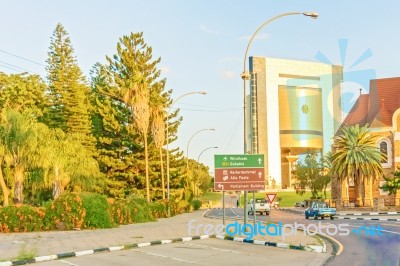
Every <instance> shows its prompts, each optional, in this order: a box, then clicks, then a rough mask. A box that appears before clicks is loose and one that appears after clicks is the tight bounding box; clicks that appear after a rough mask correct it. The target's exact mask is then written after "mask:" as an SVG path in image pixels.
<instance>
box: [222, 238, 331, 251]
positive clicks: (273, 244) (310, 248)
mask: <svg viewBox="0 0 400 266" xmlns="http://www.w3.org/2000/svg"><path fill="white" fill-rule="evenodd" d="M215 238H217V239H221V240H230V241H234V242H243V243H249V244H254V245H263V246H269V247H277V248H284V249H294V250H303V251H310V252H317V253H321V252H324V253H325V252H326V244H325V242H324V241H322V242H323V246H302V245H300V246H296V245H290V244H287V243H277V242H269V241H261V240H254V239H246V238H241V237H231V236H223V235H216V236H215Z"/></svg>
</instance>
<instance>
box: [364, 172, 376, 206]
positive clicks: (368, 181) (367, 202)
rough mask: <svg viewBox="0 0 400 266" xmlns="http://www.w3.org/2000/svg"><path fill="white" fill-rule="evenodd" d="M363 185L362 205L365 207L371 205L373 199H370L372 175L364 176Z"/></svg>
mask: <svg viewBox="0 0 400 266" xmlns="http://www.w3.org/2000/svg"><path fill="white" fill-rule="evenodd" d="M364 180H365V183H364V184H365V185H364V193H365V194H364V195H365V198H364V206H365V207H373V206H374V201H373V199H372V177H370V178H365V179H364Z"/></svg>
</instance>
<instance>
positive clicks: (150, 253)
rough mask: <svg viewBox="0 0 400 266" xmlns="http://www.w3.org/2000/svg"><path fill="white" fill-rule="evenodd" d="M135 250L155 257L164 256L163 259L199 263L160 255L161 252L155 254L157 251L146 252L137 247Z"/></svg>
mask: <svg viewBox="0 0 400 266" xmlns="http://www.w3.org/2000/svg"><path fill="white" fill-rule="evenodd" d="M135 251H136V252H140V253H144V254H147V255H151V256H155V257H160V258H164V259H170V260H176V261H181V262H185V263H190V264H199V263H196V262H194V261H190V260H184V259H179V258H175V257H169V256H165V255H161V254H157V253H153V252H146V251H143V250H139V249H135Z"/></svg>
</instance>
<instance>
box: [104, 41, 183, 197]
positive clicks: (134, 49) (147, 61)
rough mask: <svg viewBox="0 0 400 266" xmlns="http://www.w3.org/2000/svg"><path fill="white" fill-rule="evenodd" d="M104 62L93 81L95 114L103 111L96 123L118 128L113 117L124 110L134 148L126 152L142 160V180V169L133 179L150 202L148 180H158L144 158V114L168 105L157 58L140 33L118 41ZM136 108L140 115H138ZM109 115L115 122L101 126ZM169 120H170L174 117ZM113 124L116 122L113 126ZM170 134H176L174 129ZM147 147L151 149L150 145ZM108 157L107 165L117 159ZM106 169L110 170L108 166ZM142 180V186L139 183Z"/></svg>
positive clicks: (146, 119)
mask: <svg viewBox="0 0 400 266" xmlns="http://www.w3.org/2000/svg"><path fill="white" fill-rule="evenodd" d="M107 61H108V65H107V66H104V67H100V68H99V69H100V71H99V76H98V78H96V83H97V86H96V88H97V90H98V91H97V93H98V94H99V95H101V96H100V97H98V98H97V99H98V100H97V108H99V110H98V112H99V114H100V112H103V114H102V115H101V114H100V116H99V117H98V118H99V120H98V121H97V122H96V123H97V124H102V126H117V125H121V122H120V120H121V117H118V116H117V115H118V114H119V112H120V111H121V110H122V109H121V108H126V109H125V111H124V113H125V114H128V113H129V115H130V117H129V121H128V124H124V125H129V126H128V127H127V128H126V129H127V130H128V131H130V132H131V133H132V134H134V135H135V138H134V141H135V145H132V147H135V148H136V150H130V152H132V154H133V155H134V158H135V160H134V161H135V162H136V163H137V165H138V166H140V167H142V166H143V159H144V170H145V173H144V174H145V178H143V176H142V175H143V168H140V169H138V170H139V171H137V173H135V175H136V176H137V175H139V176H137V180H138V181H139V182H140V184H138V185H140V186H138V187H142V186H143V185H144V186H145V187H146V191H147V193H146V195H147V197H148V200H150V187H149V186H150V184H153V183H154V182H153V180H152V179H154V178H155V177H158V175H156V174H152V169H149V168H150V167H149V166H148V162H147V159H148V156H147V155H150V154H153V152H152V151H150V152H148V151H147V150H146V147H147V144H148V143H147V142H148V141H149V143H152V141H153V140H152V138H151V136H150V135H149V134H148V133H149V125H150V124H151V123H152V121H151V119H152V117H153V115H152V114H151V113H148V111H149V112H151V110H155V109H156V106H165V107H167V106H168V105H169V104H170V103H171V99H170V94H171V91H165V90H164V87H165V80H163V79H160V70H158V69H157V64H158V63H159V62H160V58H158V59H156V60H153V59H152V48H151V47H149V46H148V45H147V44H146V43H145V42H144V39H143V34H142V33H131V34H130V35H129V36H123V37H122V38H120V40H119V43H118V44H117V54H115V55H114V56H113V57H112V58H110V57H107ZM143 97H144V99H145V100H143ZM116 102H118V104H117V103H116ZM100 105H101V106H100ZM105 107H107V109H108V108H115V107H118V108H120V109H113V111H111V110H110V109H108V112H107V113H105V112H104V110H105V109H104V108H105ZM101 108H103V109H101ZM139 109H140V110H141V111H140V112H138V111H139ZM144 110H146V112H144ZM113 112H114V113H113ZM144 113H146V116H145V117H142V115H143V114H144ZM174 114H177V113H174ZM111 116H113V119H114V118H115V119H116V120H114V123H113V124H105V122H106V119H107V123H111V121H112V120H113V119H112V117H111ZM171 117H172V118H174V117H175V116H171ZM116 121H118V122H117V123H115V122H116ZM174 126H177V125H174ZM172 132H176V128H175V130H173V131H172ZM97 133H100V134H98V135H97V139H98V141H102V140H104V139H103V138H102V137H101V136H102V135H101V132H99V131H97ZM138 133H141V135H142V137H141V138H137V136H138ZM104 144H105V143H103V144H102V146H103V148H104V147H105V145H104ZM132 147H129V148H132ZM149 147H152V149H155V147H154V146H153V145H150V146H149ZM143 152H144V156H143ZM103 154H104V153H103ZM109 155H110V157H111V156H112V157H113V159H112V160H110V163H111V161H115V160H116V159H117V158H115V155H116V154H109ZM110 157H109V158H110ZM109 166H110V167H114V166H112V165H111V164H110V165H109ZM109 171H110V169H109ZM150 175H152V176H150ZM143 181H145V183H146V184H143V183H144V182H143Z"/></svg>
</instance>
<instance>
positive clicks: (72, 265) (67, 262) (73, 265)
mask: <svg viewBox="0 0 400 266" xmlns="http://www.w3.org/2000/svg"><path fill="white" fill-rule="evenodd" d="M59 261H61V262H64V263H65V264H68V265H71V266H79V265H78V264H75V263H72V262H69V261H66V260H59Z"/></svg>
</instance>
